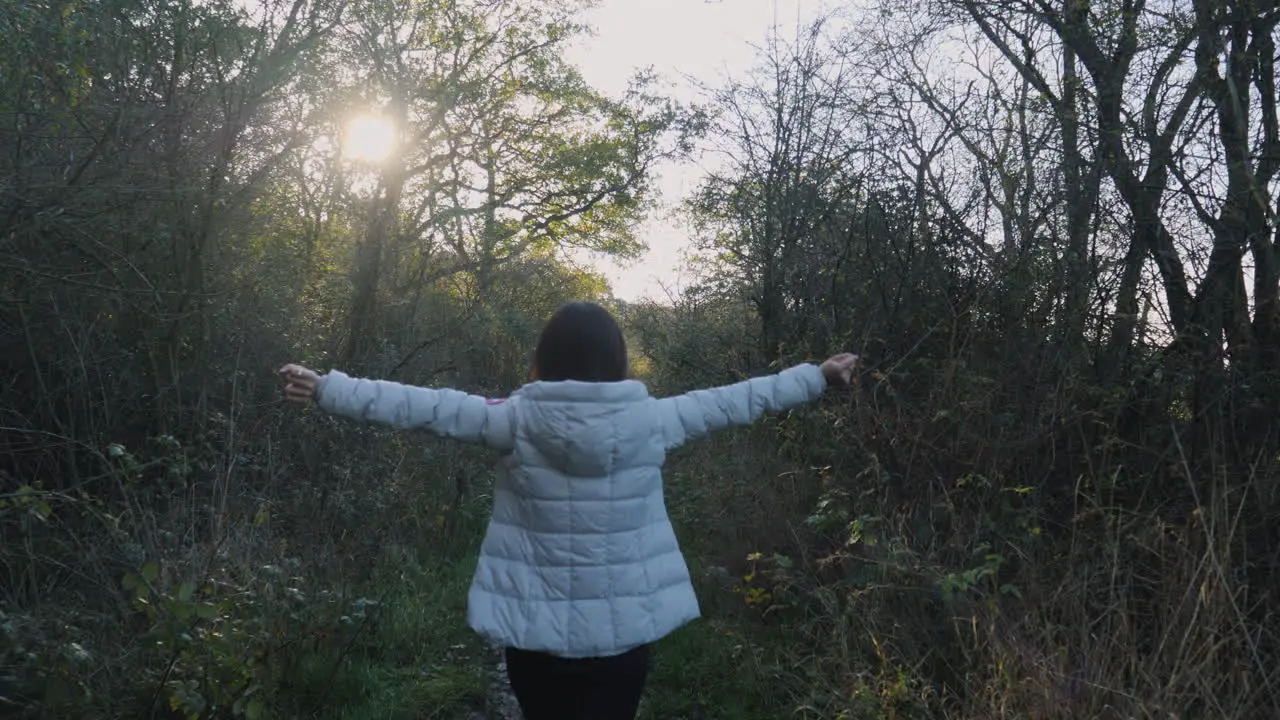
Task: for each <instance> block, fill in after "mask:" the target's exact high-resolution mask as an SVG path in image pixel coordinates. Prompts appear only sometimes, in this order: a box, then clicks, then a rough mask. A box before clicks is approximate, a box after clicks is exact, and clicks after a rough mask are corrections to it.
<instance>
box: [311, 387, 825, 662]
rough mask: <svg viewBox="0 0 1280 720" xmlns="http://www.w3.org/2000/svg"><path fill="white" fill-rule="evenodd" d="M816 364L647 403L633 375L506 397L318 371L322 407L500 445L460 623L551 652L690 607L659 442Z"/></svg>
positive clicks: (672, 443)
mask: <svg viewBox="0 0 1280 720" xmlns="http://www.w3.org/2000/svg"><path fill="white" fill-rule="evenodd" d="M825 388H826V380H825V378H823V376H822V372H821V371H820V370H819V369H818V367H817V366H816V365H798V366H796V367H793V368H791V369H789V370H786V371H784V372H782V373H779V374H777V375H770V376H766V377H759V378H754V379H751V380H747V381H745V382H741V383H737V384H734V385H727V386H725V387H720V388H713V389H709V390H696V391H694V392H691V393H687V394H685V395H680V396H676V397H671V398H663V399H656V398H653V397H650V395H649V392H648V390H647V389H646V387H645V385H644V384H643V383H641V382H638V381H635V380H626V381H623V382H616V383H584V382H573V381H567V382H534V383H530V384H528V385H525V386H524V387H523V388H521V389H520V390H518V391H516V392H515V393H513V394H512V395H511V397H510V398H507V399H506V400H488V399H485V398H483V397H479V396H476V395H468V394H466V393H463V392H459V391H457V390H447V389H439V390H435V389H428V388H420V387H412V386H407V385H400V384H397V383H392V382H386V381H379V380H360V379H355V378H351V377H348V376H346V375H344V374H342V373H341V372H337V371H334V372H330V373H329V374H328V375H326V376H325V377H324V378H323V379H322V380H321V382H320V386H319V389H318V392H317V400H318V402H319V405H320V407H321V408H322V409H323V410H325V411H327V412H331V413H335V414H339V415H344V416H347V417H351V418H355V419H358V420H365V421H375V422H382V423H387V424H390V425H392V426H394V427H397V428H405V429H407V428H421V429H426V430H430V431H431V432H434V433H437V434H439V435H443V436H445V437H451V438H457V439H459V440H464V441H468V442H479V443H484V444H486V445H490V446H492V447H494V448H496V449H498V450H500V451H502V452H504V453H505V455H504V457H503V459H502V461H501V463H500V464H499V467H498V473H497V480H496V482H495V485H494V493H493V518H492V519H491V521H490V523H489V529H488V532H487V533H486V535H485V539H484V545H483V546H482V547H481V550H480V561H479V565H478V566H477V568H476V574H475V578H474V579H473V581H472V584H471V591H470V593H469V594H468V597H467V620H468V622H469V623H470V624H471V627H472V628H474V629H475V630H476V631H477V632H479V633H480V634H481V635H483V636H485V637H487V638H489V639H491V640H493V641H495V642H498V643H501V644H502V645H505V646H511V647H517V648H522V649H525V650H538V651H542V652H548V653H552V654H555V655H559V656H562V657H595V656H607V655H615V654H618V653H622V652H626V651H627V650H630V649H632V648H635V647H637V646H639V645H643V644H645V643H649V642H653V641H655V640H658V639H659V638H661V637H663V636H665V635H666V634H668V633H670V632H671V631H673V630H675V629H676V628H678V627H680V626H682V625H684V624H685V623H688V622H689V621H691V620H693V619H694V618H697V617H698V615H699V610H698V601H697V598H695V597H694V593H693V586H692V585H691V584H690V581H689V569H688V567H687V566H686V565H685V561H684V557H683V556H682V555H681V553H680V548H679V546H678V545H677V543H676V537H675V533H674V532H672V529H671V523H670V521H669V520H668V519H667V510H666V506H665V503H664V502H663V492H662V464H663V461H664V460H665V458H666V454H667V451H669V450H671V449H672V448H674V447H676V446H678V445H680V444H682V443H684V442H685V441H687V440H691V439H693V438H697V437H700V436H702V435H705V434H707V433H708V432H710V431H712V430H716V429H718V428H722V427H726V426H729V425H745V424H749V423H751V422H752V421H754V420H755V419H757V418H758V417H760V416H761V415H762V414H763V413H765V412H774V411H779V410H783V409H786V408H789V407H793V406H796V405H799V404H801V403H803V402H807V401H810V400H814V399H816V398H818V397H819V396H820V395H821V394H822V392H823V390H824V389H825Z"/></svg>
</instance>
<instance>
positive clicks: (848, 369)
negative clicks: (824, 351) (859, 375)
mask: <svg viewBox="0 0 1280 720" xmlns="http://www.w3.org/2000/svg"><path fill="white" fill-rule="evenodd" d="M821 367H822V375H823V377H825V378H826V379H827V384H828V385H834V386H837V387H845V386H846V385H848V384H849V383H850V382H852V381H853V371H854V369H856V368H857V367H858V356H857V355H854V354H853V353H840V354H839V355H832V356H831V357H830V358H827V360H826V362H824V363H822V366H821Z"/></svg>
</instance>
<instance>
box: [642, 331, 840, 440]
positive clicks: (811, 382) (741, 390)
mask: <svg viewBox="0 0 1280 720" xmlns="http://www.w3.org/2000/svg"><path fill="white" fill-rule="evenodd" d="M857 362H858V358H857V356H855V355H849V354H842V355H836V356H835V357H832V358H831V359H829V360H827V361H826V362H824V363H823V364H822V365H821V366H818V365H810V364H805V365H797V366H795V367H793V368H789V369H787V370H783V371H782V372H780V373H778V374H776V375H766V376H764V377H758V378H752V379H750V380H746V381H743V382H740V383H735V384H733V385H725V386H723V387H717V388H709V389H707V390H694V391H693V392H689V393H685V394H684V395H677V396H675V397H670V398H663V399H662V400H659V401H658V406H659V413H660V414H661V416H662V424H663V432H664V434H665V436H666V445H667V448H668V449H671V448H674V447H677V446H679V445H681V444H683V443H685V442H686V441H688V440H693V439H696V438H700V437H702V436H704V435H706V434H708V433H710V432H711V431H713V430H719V429H721V428H725V427H729V426H731V425H749V424H751V423H753V422H755V421H756V420H757V419H758V418H759V417H760V416H761V415H763V414H765V413H766V412H779V411H782V410H786V409H788V408H792V407H795V406H797V405H800V404H802V403H806V402H810V401H812V400H816V399H818V398H819V397H820V396H821V395H822V393H823V391H824V390H826V388H827V386H828V385H847V384H848V383H849V380H850V379H851V378H852V376H853V369H854V366H856V365H857Z"/></svg>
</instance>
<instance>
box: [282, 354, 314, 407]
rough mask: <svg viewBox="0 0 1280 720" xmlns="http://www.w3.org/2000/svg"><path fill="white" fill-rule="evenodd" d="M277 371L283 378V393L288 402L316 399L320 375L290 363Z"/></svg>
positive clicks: (306, 401) (305, 401) (307, 401)
mask: <svg viewBox="0 0 1280 720" xmlns="http://www.w3.org/2000/svg"><path fill="white" fill-rule="evenodd" d="M278 372H279V373H280V377H281V378H283V379H284V383H285V384H284V395H285V397H286V398H287V399H288V400H289V401H290V402H295V403H309V402H311V401H312V400H315V399H316V387H317V386H318V385H319V384H320V376H319V375H317V374H316V372H315V371H314V370H308V369H307V368H304V367H302V366H301V365H294V364H292V363H290V364H289V365H285V366H284V367H282V368H280V370H279V371H278Z"/></svg>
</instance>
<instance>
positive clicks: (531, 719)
mask: <svg viewBox="0 0 1280 720" xmlns="http://www.w3.org/2000/svg"><path fill="white" fill-rule="evenodd" d="M506 661H507V677H508V678H510V680H511V689H512V690H513V691H515V694H516V700H517V701H519V703H520V710H521V712H523V713H524V720H587V719H588V718H589V719H590V720H634V718H635V716H636V708H637V707H639V705H640V695H641V693H643V692H644V681H645V678H647V677H648V675H649V646H648V645H641V646H640V647H638V648H636V649H634V650H629V651H627V652H625V653H623V654H621V655H615V656H612V657H599V658H562V657H557V656H555V655H548V654H546V653H540V652H532V651H529V650H519V649H517V648H507V649H506Z"/></svg>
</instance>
